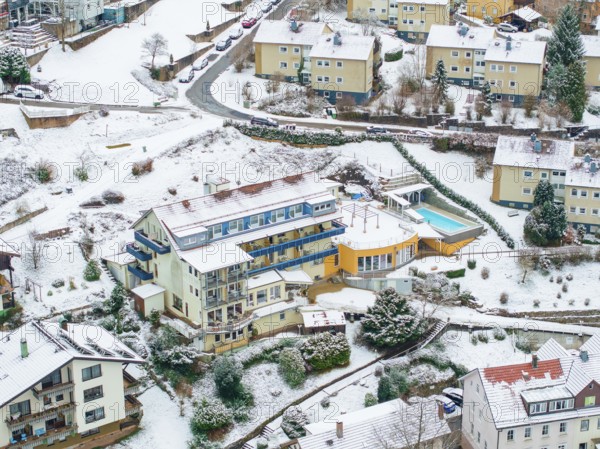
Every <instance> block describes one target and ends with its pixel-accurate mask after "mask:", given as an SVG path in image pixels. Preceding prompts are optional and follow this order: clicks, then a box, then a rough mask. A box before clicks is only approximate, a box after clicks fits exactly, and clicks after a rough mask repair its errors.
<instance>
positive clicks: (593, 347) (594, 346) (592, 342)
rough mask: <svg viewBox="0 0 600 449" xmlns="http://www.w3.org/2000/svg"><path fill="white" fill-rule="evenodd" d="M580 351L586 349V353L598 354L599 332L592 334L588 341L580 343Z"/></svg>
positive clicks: (599, 347) (599, 346) (599, 344)
mask: <svg viewBox="0 0 600 449" xmlns="http://www.w3.org/2000/svg"><path fill="white" fill-rule="evenodd" d="M579 350H580V351H587V352H588V354H600V334H594V335H592V336H591V337H590V339H589V340H588V341H586V342H585V343H584V344H582V345H581V347H580V348H579Z"/></svg>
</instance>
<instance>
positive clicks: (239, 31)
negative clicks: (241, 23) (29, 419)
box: [229, 27, 244, 39]
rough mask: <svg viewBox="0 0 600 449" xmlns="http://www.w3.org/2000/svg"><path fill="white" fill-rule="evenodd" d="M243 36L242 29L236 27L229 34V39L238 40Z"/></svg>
mask: <svg viewBox="0 0 600 449" xmlns="http://www.w3.org/2000/svg"><path fill="white" fill-rule="evenodd" d="M243 34H244V30H243V29H242V28H239V27H238V28H236V29H234V30H232V31H231V32H230V33H229V37H230V38H231V39H238V38H240V37H242V35H243Z"/></svg>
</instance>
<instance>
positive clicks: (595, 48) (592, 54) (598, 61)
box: [581, 20, 600, 89]
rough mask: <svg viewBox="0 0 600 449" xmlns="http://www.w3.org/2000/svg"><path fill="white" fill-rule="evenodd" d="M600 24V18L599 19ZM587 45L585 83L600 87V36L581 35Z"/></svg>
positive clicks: (584, 59) (584, 56)
mask: <svg viewBox="0 0 600 449" xmlns="http://www.w3.org/2000/svg"><path fill="white" fill-rule="evenodd" d="M598 24H599V25H600V20H599V21H598ZM581 39H582V40H583V45H584V47H585V54H584V55H583V61H584V63H585V68H586V72H585V84H586V85H587V86H589V87H591V88H594V89H598V88H600V36H583V35H582V36H581Z"/></svg>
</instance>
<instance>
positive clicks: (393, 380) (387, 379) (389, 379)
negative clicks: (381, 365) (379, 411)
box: [377, 366, 409, 402]
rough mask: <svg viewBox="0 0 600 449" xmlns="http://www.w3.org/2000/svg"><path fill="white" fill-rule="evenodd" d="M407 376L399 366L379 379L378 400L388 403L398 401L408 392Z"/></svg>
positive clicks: (392, 368)
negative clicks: (393, 400)
mask: <svg viewBox="0 0 600 449" xmlns="http://www.w3.org/2000/svg"><path fill="white" fill-rule="evenodd" d="M408 387H409V385H408V379H407V378H406V374H405V373H404V372H403V371H402V370H401V369H400V368H399V367H397V366H392V367H391V368H390V371H389V373H388V374H386V375H383V376H381V377H380V378H379V384H378V385H377V400H378V401H379V402H386V401H390V400H392V399H397V398H399V397H400V396H401V395H403V394H406V393H407V392H408Z"/></svg>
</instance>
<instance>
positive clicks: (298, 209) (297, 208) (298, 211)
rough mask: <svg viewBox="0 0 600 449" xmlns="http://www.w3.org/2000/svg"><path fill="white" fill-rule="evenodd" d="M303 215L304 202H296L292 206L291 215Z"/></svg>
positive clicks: (292, 216) (293, 216)
mask: <svg viewBox="0 0 600 449" xmlns="http://www.w3.org/2000/svg"><path fill="white" fill-rule="evenodd" d="M300 216H302V204H296V205H295V206H292V207H290V217H291V218H296V217H300Z"/></svg>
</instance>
